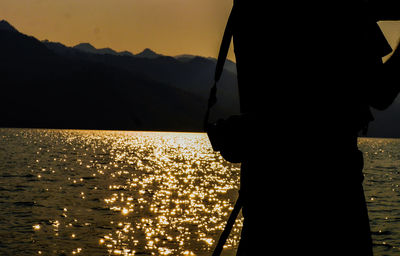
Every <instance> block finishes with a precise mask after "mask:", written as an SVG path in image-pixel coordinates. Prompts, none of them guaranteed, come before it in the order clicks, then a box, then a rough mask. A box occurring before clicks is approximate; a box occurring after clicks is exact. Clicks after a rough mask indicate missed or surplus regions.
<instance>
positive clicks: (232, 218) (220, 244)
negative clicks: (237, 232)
mask: <svg viewBox="0 0 400 256" xmlns="http://www.w3.org/2000/svg"><path fill="white" fill-rule="evenodd" d="M241 208H242V198H241V196H240V194H239V197H238V199H237V200H236V203H235V206H234V207H233V210H232V212H231V215H229V219H228V221H227V223H226V225H225V228H224V231H222V234H221V236H220V237H219V240H218V243H217V246H216V247H215V249H214V252H213V254H212V256H220V255H221V252H222V249H223V248H224V244H225V243H226V240H227V239H228V237H229V234H230V233H231V230H232V227H233V224H235V220H236V218H237V216H238V215H239V212H240V209H241Z"/></svg>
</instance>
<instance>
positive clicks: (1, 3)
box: [0, 0, 400, 59]
mask: <svg viewBox="0 0 400 256" xmlns="http://www.w3.org/2000/svg"><path fill="white" fill-rule="evenodd" d="M231 5H232V0H0V20H1V19H5V20H7V21H8V22H10V23H11V24H12V25H13V26H14V27H16V28H17V29H18V30H19V31H20V32H22V33H24V34H28V35H32V36H35V37H36V38H38V39H39V40H44V39H48V40H50V41H53V42H61V43H63V44H65V45H67V46H73V45H76V44H78V43H82V42H88V43H91V44H92V45H94V46H95V47H96V48H105V47H110V48H112V49H114V50H117V51H123V50H128V51H131V52H132V53H139V52H141V51H142V50H143V49H145V48H150V49H152V50H154V51H156V52H158V53H161V54H164V55H171V56H174V55H179V54H194V55H201V56H206V57H208V56H212V57H215V56H216V55H217V53H218V47H219V42H220V40H221V37H222V33H223V30H224V27H225V24H226V20H227V17H228V15H229V11H230V8H231ZM382 28H383V29H384V32H385V35H386V36H387V38H388V39H389V41H390V43H391V44H392V45H395V44H396V42H397V41H398V40H399V38H400V23H399V22H386V23H385V24H383V25H382ZM229 58H231V59H234V57H233V54H232V51H231V52H230V55H229Z"/></svg>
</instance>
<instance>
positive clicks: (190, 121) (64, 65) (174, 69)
mask: <svg viewBox="0 0 400 256" xmlns="http://www.w3.org/2000/svg"><path fill="white" fill-rule="evenodd" d="M7 24H8V23H6V22H2V28H3V27H6V28H7V29H0V56H2V59H1V61H0V88H1V91H2V95H3V100H2V101H1V102H0V117H1V118H0V127H46V128H78V129H124V130H126V129H128V130H169V131H200V130H201V129H202V119H203V115H204V111H205V108H206V98H207V94H208V92H207V91H208V89H209V87H210V86H211V81H212V80H211V79H209V80H207V78H208V77H210V78H212V69H213V67H212V66H213V65H212V62H210V61H208V62H207V60H206V59H202V60H200V61H199V60H194V62H191V63H190V64H189V65H188V64H187V63H182V62H180V61H178V60H176V59H175V58H172V57H166V56H160V57H157V58H153V59H149V58H143V57H137V56H129V55H122V56H121V55H115V54H114V52H115V51H112V52H111V54H109V53H103V54H101V53H98V52H96V53H89V52H86V51H82V50H80V49H76V48H75V47H67V46H65V45H63V44H61V43H55V42H49V41H43V42H40V41H39V40H37V39H36V38H34V37H31V36H27V35H24V34H22V33H19V32H18V31H17V30H15V29H10V28H12V26H11V25H9V24H8V25H7ZM81 46H82V45H81ZM83 46H87V48H90V46H89V45H83ZM202 61H206V62H207V63H208V65H210V63H211V65H212V66H211V67H208V68H207V70H209V71H207V72H209V73H207V72H205V71H204V70H194V69H196V68H197V66H198V65H200V66H202V65H204V63H201V62H202ZM189 71H191V72H192V73H193V72H198V73H199V74H198V75H197V76H202V75H204V74H206V75H205V76H206V77H207V78H203V80H204V81H207V83H204V84H201V86H202V87H203V88H204V89H203V91H204V92H206V93H205V95H201V94H199V93H196V90H193V88H192V87H191V86H190V84H191V83H192V80H193V78H191V79H189V80H188V79H186V80H185V79H184V78H182V77H179V76H181V75H182V73H185V72H189ZM173 76H178V78H176V77H175V78H174V77H173ZM228 76H234V75H233V74H228ZM186 77H189V76H188V75H187V76H186ZM164 78H168V79H164ZM231 80H234V78H231ZM174 81H179V83H177V84H174ZM184 84H186V85H187V86H183V85H184ZM198 84H199V83H198ZM192 86H193V85H192ZM180 87H181V88H180ZM198 91H201V90H198ZM229 111H230V110H229V108H227V107H226V106H224V105H222V104H221V106H220V107H219V108H217V109H216V111H215V115H218V116H222V115H224V114H225V115H226V114H227V113H228V112H229Z"/></svg>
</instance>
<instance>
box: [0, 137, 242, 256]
mask: <svg viewBox="0 0 400 256" xmlns="http://www.w3.org/2000/svg"><path fill="white" fill-rule="evenodd" d="M0 136H2V138H3V142H2V143H1V144H0V149H3V150H6V151H7V154H6V155H4V153H2V154H3V155H1V157H2V158H4V159H5V158H8V159H9V160H7V162H9V163H10V164H9V165H7V164H6V165H5V166H2V167H1V171H2V174H3V176H4V175H6V176H7V175H8V174H10V175H12V177H13V178H14V173H16V172H17V173H16V174H15V178H16V179H18V180H19V184H20V186H22V187H23V189H21V191H18V192H16V193H14V194H18V195H19V198H18V199H16V200H17V201H21V204H24V203H26V204H29V207H30V209H31V211H32V213H31V214H29V217H28V216H26V217H25V218H26V219H25V222H26V223H29V222H32V224H31V225H30V229H31V230H34V233H33V234H32V236H31V238H30V239H28V240H30V241H29V242H30V245H29V246H28V247H26V248H25V249H24V252H26V253H28V251H29V254H32V252H33V251H34V252H36V254H37V253H38V252H40V253H41V254H42V255H71V254H73V255H77V254H82V255H105V254H108V255H136V254H144V255H209V254H210V250H211V249H213V247H214V246H215V241H216V240H217V239H218V237H219V235H220V232H221V231H222V229H223V228H224V225H225V221H226V220H227V218H228V215H229V213H230V211H231V210H232V208H233V204H234V202H235V200H236V197H237V190H238V185H239V165H234V164H230V163H228V162H226V161H224V160H223V159H222V158H221V156H220V155H219V154H216V153H214V152H213V151H212V149H211V147H210V144H209V142H208V139H207V137H206V135H205V134H199V133H197V134H196V133H193V134H190V133H146V132H145V133H143V132H140V133H137V132H113V131H74V130H29V129H11V130H10V129H3V130H1V134H0ZM5 147H7V149H5ZM21 154H22V155H21ZM21 159H23V160H22V163H21ZM0 160H1V159H0ZM15 185H16V184H15V183H13V184H10V185H7V184H1V186H2V189H3V191H8V190H9V191H8V192H7V193H6V194H13V192H12V188H14V187H15ZM3 194H4V193H3ZM23 194H25V196H26V195H28V194H29V196H28V197H25V196H23ZM10 203H11V204H13V202H10ZM14 203H15V202H14ZM17 215H18V214H17ZM15 218H17V216H15ZM241 225H242V221H241V219H239V220H238V221H237V223H236V225H235V229H234V230H233V232H232V236H231V238H230V239H229V240H228V243H227V245H226V248H227V249H234V248H236V247H237V243H238V240H239V233H240V228H241ZM14 233H15V234H16V235H22V234H17V233H18V232H14ZM9 243H10V244H11V243H12V241H9ZM10 246H11V247H12V246H13V245H10ZM9 249H10V250H12V248H9ZM1 250H2V249H1V248H0V252H1ZM22 254H23V253H21V255H22Z"/></svg>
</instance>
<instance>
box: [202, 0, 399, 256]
mask: <svg viewBox="0 0 400 256" xmlns="http://www.w3.org/2000/svg"><path fill="white" fill-rule="evenodd" d="M397 11H399V12H400V3H398V2H397V1H394V0H384V1H378V0H375V1H365V0H357V1H336V2H327V1H307V2H305V1H276V2H271V3H270V2H268V4H266V6H264V5H263V6H262V7H261V6H258V4H257V3H255V2H254V1H244V0H236V1H235V2H234V7H233V9H232V13H231V19H232V20H233V22H232V24H233V25H231V26H232V27H233V42H234V51H235V55H236V61H237V71H238V83H239V95H240V107H241V112H242V113H241V115H240V116H236V117H232V118H230V119H228V120H225V121H224V122H223V125H220V127H221V128H220V129H221V130H222V132H219V133H218V134H219V136H220V138H219V140H220V141H222V142H224V141H230V142H229V143H227V144H229V146H228V147H231V146H232V145H234V146H235V147H236V148H240V149H241V157H242V159H241V160H240V162H241V163H242V166H241V188H240V192H239V193H240V198H241V202H242V206H243V208H242V212H243V216H244V225H243V229H242V234H241V240H240V244H239V248H238V252H237V255H270V254H271V255H297V254H300V253H305V254H306V255H372V254H373V253H372V240H371V232H370V227H369V219H368V212H367V208H366V202H365V198H364V192H363V187H362V181H363V173H362V169H363V156H362V153H361V152H360V151H359V150H358V148H357V137H358V134H360V132H364V133H365V132H366V130H367V127H368V123H369V122H371V121H373V116H372V114H371V111H370V108H371V107H372V108H375V109H378V110H384V109H386V108H387V107H388V106H389V105H390V104H391V103H392V102H393V101H394V99H395V98H396V96H397V94H398V92H399V90H400V87H399V85H398V84H395V83H394V81H392V79H391V76H394V74H395V73H394V71H392V70H391V69H392V67H391V66H390V65H385V64H383V63H382V57H383V56H385V55H387V54H388V53H390V52H391V50H392V49H391V48H390V46H389V45H388V43H387V41H386V39H385V38H384V36H383V34H382V31H381V30H380V28H379V26H378V25H377V21H379V20H396V19H399V17H400V13H397ZM218 129H219V128H218V125H217V130H218ZM210 139H211V137H210Z"/></svg>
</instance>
